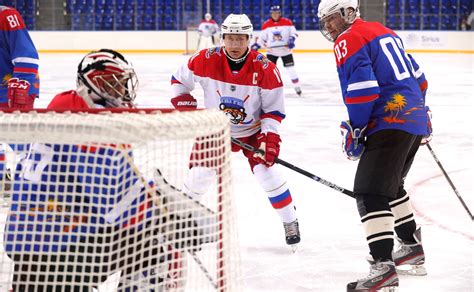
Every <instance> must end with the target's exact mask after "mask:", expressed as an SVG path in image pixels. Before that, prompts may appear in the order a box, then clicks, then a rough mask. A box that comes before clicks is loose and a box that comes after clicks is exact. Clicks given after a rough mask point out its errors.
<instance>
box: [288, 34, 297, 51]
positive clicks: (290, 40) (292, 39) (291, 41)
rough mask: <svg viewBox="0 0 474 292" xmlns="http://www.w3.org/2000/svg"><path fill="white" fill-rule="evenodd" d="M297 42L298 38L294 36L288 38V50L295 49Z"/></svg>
mask: <svg viewBox="0 0 474 292" xmlns="http://www.w3.org/2000/svg"><path fill="white" fill-rule="evenodd" d="M295 40H296V38H295V37H294V36H290V37H289V38H288V49H290V50H291V49H293V48H294V47H295Z"/></svg>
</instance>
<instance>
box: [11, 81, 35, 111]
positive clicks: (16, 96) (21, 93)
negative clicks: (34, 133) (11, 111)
mask: <svg viewBox="0 0 474 292" xmlns="http://www.w3.org/2000/svg"><path fill="white" fill-rule="evenodd" d="M30 86H31V85H30V83H29V82H28V81H26V80H21V79H18V78H10V80H8V92H7V96H8V105H9V107H10V108H19V109H32V108H33V103H34V102H35V96H34V95H29V94H28V91H29V90H30Z"/></svg>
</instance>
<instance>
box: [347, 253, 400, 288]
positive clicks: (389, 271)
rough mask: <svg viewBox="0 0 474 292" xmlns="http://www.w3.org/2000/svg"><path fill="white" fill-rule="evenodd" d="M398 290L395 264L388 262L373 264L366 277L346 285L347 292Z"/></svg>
mask: <svg viewBox="0 0 474 292" xmlns="http://www.w3.org/2000/svg"><path fill="white" fill-rule="evenodd" d="M397 290H398V275H397V271H396V270H395V264H394V263H393V262H392V261H390V260H387V261H382V262H375V263H374V264H372V265H371V266H370V273H369V275H368V276H367V277H365V278H363V279H359V280H357V281H356V282H351V283H349V284H347V292H361V291H364V292H367V291H369V292H375V291H385V292H394V291H397Z"/></svg>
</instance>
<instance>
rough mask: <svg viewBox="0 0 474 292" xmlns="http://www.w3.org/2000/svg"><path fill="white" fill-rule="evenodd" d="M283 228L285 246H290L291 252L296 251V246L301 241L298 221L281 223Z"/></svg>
mask: <svg viewBox="0 0 474 292" xmlns="http://www.w3.org/2000/svg"><path fill="white" fill-rule="evenodd" d="M283 227H284V228H285V238H286V244H288V245H291V246H292V250H293V252H295V251H296V244H297V243H299V242H300V241H301V237H300V228H299V225H298V219H296V220H295V221H293V222H290V223H283Z"/></svg>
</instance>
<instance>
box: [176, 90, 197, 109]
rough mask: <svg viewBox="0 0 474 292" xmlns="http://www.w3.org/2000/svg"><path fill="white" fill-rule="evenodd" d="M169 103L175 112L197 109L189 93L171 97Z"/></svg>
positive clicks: (195, 101)
mask: <svg viewBox="0 0 474 292" xmlns="http://www.w3.org/2000/svg"><path fill="white" fill-rule="evenodd" d="M171 103H172V104H173V106H174V108H175V109H177V110H195V109H196V108H197V100H196V99H195V98H194V97H193V96H192V95H191V94H189V93H186V94H181V95H178V96H176V97H173V98H172V99H171Z"/></svg>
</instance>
